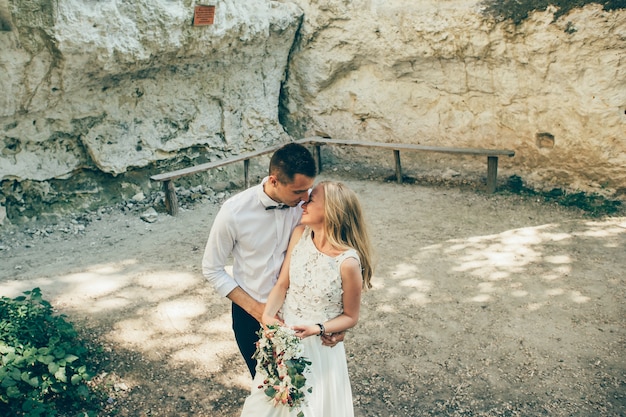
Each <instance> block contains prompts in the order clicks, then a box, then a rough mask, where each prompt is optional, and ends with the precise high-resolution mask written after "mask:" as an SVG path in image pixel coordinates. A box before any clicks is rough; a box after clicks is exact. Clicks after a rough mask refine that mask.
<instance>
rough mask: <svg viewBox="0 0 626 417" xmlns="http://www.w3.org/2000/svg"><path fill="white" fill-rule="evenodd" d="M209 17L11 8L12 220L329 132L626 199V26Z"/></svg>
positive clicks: (1, 8)
mask: <svg viewBox="0 0 626 417" xmlns="http://www.w3.org/2000/svg"><path fill="white" fill-rule="evenodd" d="M210 4H213V5H215V20H214V23H213V24H212V25H206V26H194V25H193V24H192V20H193V13H194V5H195V3H194V2H192V1H191V0H135V1H132V2H124V1H116V0H105V1H92V0H59V1H56V2H50V1H48V0H0V92H2V94H0V181H2V184H3V187H2V193H3V196H0V199H1V201H0V205H3V206H7V205H9V203H10V202H11V201H13V202H15V201H17V200H16V199H12V197H11V193H12V190H15V189H17V188H19V187H18V186H17V185H19V184H21V183H22V182H28V181H30V182H33V181H34V182H41V183H48V182H49V181H51V180H55V179H56V180H58V179H64V180H66V181H71V180H72V178H73V176H74V175H75V174H76V173H77V172H82V171H86V170H87V171H90V172H101V173H105V174H107V175H110V176H116V175H119V174H123V173H127V172H129V171H133V170H136V169H138V168H141V167H147V166H152V165H153V164H154V163H155V161H169V160H173V159H180V158H181V155H184V156H185V157H187V158H189V159H190V160H193V159H194V158H198V157H200V158H202V159H203V160H212V159H215V158H220V157H223V156H225V155H230V154H237V153H240V152H242V151H246V150H252V149H259V148H263V147H264V146H266V145H269V144H274V143H278V142H284V141H287V140H289V135H290V136H291V137H301V136H304V135H308V134H311V133H313V132H315V131H320V130H321V131H324V132H326V133H327V134H329V135H331V136H333V137H337V138H343V139H362V140H382V141H387V142H405V143H420V144H426V145H440V146H454V147H490V148H493V147H495V148H510V149H513V150H515V151H516V156H515V158H513V159H510V160H504V159H501V165H500V166H501V172H502V171H504V172H505V173H508V174H517V175H519V176H521V177H522V178H524V180H525V181H527V182H528V183H530V184H531V185H533V186H535V187H538V188H548V189H549V188H552V187H560V188H570V189H576V190H582V191H588V192H589V191H591V192H600V193H604V194H607V195H619V194H620V193H623V192H624V190H625V189H626V168H625V167H626V133H625V131H626V70H625V59H626V54H625V53H624V51H626V12H625V11H624V10H619V11H612V12H607V11H603V10H602V8H601V7H600V6H593V5H592V6H587V7H585V8H583V9H576V10H574V11H573V12H571V13H569V14H568V15H566V16H563V17H561V18H560V19H559V20H557V21H555V22H553V14H552V12H551V11H550V10H548V11H546V12H543V13H535V14H533V15H532V16H531V18H530V19H528V20H527V21H525V22H523V23H522V24H521V25H519V26H514V25H512V24H510V23H506V22H505V23H496V22H494V21H493V20H491V19H489V18H488V17H486V16H485V15H484V14H483V13H481V10H480V7H479V3H478V2H474V1H465V0H429V1H421V2H415V1H414V0H387V1H383V0H369V1H365V0H356V1H343V0H326V1H324V0H322V1H315V0H294V1H291V2H287V1H281V2H276V1H273V2H272V1H263V0H247V1H245V2H244V1H237V0H216V1H213V2H212V3H210ZM285 130H286V131H287V133H288V134H287V133H285ZM162 164H163V162H162ZM463 164H468V166H469V167H472V166H476V167H480V169H481V170H483V168H484V161H482V160H481V161H478V160H471V161H464V162H463ZM473 164H475V165H473ZM452 168H454V167H452ZM14 200H15V201H14Z"/></svg>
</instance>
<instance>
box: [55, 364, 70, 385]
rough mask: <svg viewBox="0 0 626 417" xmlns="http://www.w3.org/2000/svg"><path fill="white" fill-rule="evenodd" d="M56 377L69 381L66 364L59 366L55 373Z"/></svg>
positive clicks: (58, 379) (59, 379) (62, 380)
mask: <svg viewBox="0 0 626 417" xmlns="http://www.w3.org/2000/svg"><path fill="white" fill-rule="evenodd" d="M54 377H55V378H56V379H57V381H61V382H67V375H65V366H62V367H60V368H59V370H58V371H56V372H55V373H54Z"/></svg>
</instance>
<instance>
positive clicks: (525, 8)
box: [481, 0, 626, 25]
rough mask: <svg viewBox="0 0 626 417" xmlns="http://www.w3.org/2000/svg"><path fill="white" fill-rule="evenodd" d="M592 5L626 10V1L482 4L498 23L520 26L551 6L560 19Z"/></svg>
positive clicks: (492, 0)
mask: <svg viewBox="0 0 626 417" xmlns="http://www.w3.org/2000/svg"><path fill="white" fill-rule="evenodd" d="M592 3H595V4H600V5H602V7H603V8H604V10H617V9H624V8H626V0H484V1H483V2H482V3H481V4H482V5H483V6H484V8H485V9H484V11H485V13H486V14H488V15H490V16H492V17H493V18H495V19H496V21H498V22H502V21H505V20H509V19H510V20H511V21H513V23H515V24H516V25H519V24H520V23H521V22H522V21H523V20H525V19H526V18H528V16H529V15H530V14H531V13H532V12H535V11H544V10H546V9H547V8H548V6H550V5H552V6H555V7H556V8H557V11H556V13H555V14H554V19H558V18H559V17H561V16H563V15H566V14H567V13H569V12H570V10H572V9H575V8H577V7H583V6H585V5H587V4H592Z"/></svg>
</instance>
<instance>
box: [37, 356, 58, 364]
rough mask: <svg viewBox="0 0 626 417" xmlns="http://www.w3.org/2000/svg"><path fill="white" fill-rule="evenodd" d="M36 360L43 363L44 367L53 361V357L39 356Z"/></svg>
mask: <svg viewBox="0 0 626 417" xmlns="http://www.w3.org/2000/svg"><path fill="white" fill-rule="evenodd" d="M37 360H38V361H39V362H41V363H43V364H44V365H49V364H50V363H52V361H54V356H52V355H44V356H40V357H39V358H37Z"/></svg>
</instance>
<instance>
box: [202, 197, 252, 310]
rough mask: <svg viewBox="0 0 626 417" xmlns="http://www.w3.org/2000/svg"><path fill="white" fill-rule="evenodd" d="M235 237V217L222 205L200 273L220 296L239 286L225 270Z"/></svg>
mask: <svg viewBox="0 0 626 417" xmlns="http://www.w3.org/2000/svg"><path fill="white" fill-rule="evenodd" d="M236 238H237V232H236V225H235V219H234V218H233V217H232V215H231V213H230V210H227V209H225V208H224V206H222V208H221V209H220V211H219V212H218V213H217V216H215V220H214V221H213V226H212V227H211V231H210V233H209V238H208V240H207V244H206V248H205V249H204V256H203V257H202V275H204V277H205V278H206V279H207V281H209V283H211V285H212V286H213V288H215V291H217V293H218V294H219V295H221V296H222V297H228V295H229V294H230V293H231V292H232V291H233V290H234V289H235V288H237V287H239V285H238V284H237V282H236V281H235V279H234V278H233V277H231V276H230V275H229V274H228V272H226V262H227V261H228V258H229V257H230V255H231V253H232V251H233V248H234V247H235V242H236ZM242 291H243V290H242ZM242 307H243V306H242Z"/></svg>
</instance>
